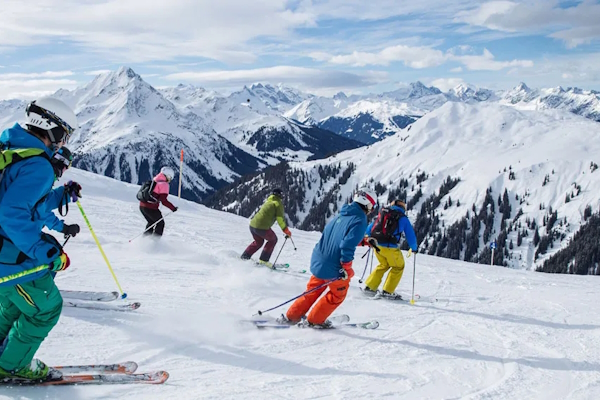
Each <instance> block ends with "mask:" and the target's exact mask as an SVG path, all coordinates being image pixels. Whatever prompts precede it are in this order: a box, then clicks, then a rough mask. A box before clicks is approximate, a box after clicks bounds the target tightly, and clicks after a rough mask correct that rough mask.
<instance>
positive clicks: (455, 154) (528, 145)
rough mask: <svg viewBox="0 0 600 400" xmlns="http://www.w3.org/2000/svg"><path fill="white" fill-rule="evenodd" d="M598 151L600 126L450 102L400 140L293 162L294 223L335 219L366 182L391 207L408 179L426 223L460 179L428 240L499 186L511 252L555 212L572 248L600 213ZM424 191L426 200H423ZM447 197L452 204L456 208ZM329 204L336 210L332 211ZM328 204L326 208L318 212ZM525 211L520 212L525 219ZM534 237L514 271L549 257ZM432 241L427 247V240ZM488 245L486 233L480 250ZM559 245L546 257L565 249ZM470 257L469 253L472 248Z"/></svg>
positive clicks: (563, 116)
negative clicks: (588, 218)
mask: <svg viewBox="0 0 600 400" xmlns="http://www.w3.org/2000/svg"><path fill="white" fill-rule="evenodd" d="M599 154H600V125H599V124H598V123H596V122H594V121H590V120H589V119H585V118H583V117H580V116H577V115H575V114H572V113H568V112H565V111H558V110H548V111H525V110H523V111H521V110H518V109H516V108H513V107H508V106H502V105H498V104H495V103H478V104H474V105H469V104H465V103H456V102H448V103H446V104H445V105H443V106H442V107H440V108H438V109H437V110H435V111H432V112H431V113H429V114H426V115H425V116H424V117H422V118H420V119H419V120H417V121H416V122H415V123H414V124H412V125H411V126H409V127H408V128H406V129H404V130H403V131H401V132H400V133H399V134H396V135H394V136H392V137H389V138H387V139H385V140H382V141H380V142H378V143H375V144H374V145H371V146H368V147H365V148H360V149H357V150H352V151H347V152H344V153H340V154H338V155H336V156H334V157H331V158H329V159H326V160H319V161H315V162H312V163H292V164H291V165H290V171H289V173H288V175H287V177H286V182H289V187H288V191H289V192H290V193H292V192H293V198H294V201H296V202H297V204H298V206H297V208H295V211H294V213H295V214H294V218H293V220H294V221H295V222H296V226H303V227H305V228H306V229H309V228H315V227H317V226H319V225H318V224H316V223H313V222H312V221H313V220H315V218H316V219H319V218H320V219H322V218H323V215H324V214H325V215H327V216H329V215H331V214H332V213H333V212H334V211H335V209H336V208H339V206H341V204H343V202H344V201H346V199H348V198H349V197H351V195H352V193H353V190H355V189H356V187H358V186H363V185H368V186H371V187H374V188H375V189H377V186H376V185H380V187H379V190H380V194H381V196H380V201H381V202H382V203H385V202H387V201H389V200H391V199H388V196H389V193H390V191H391V190H396V188H397V187H399V186H400V185H402V182H403V181H406V183H405V185H404V188H405V189H404V192H405V194H404V196H405V199H406V200H409V201H410V200H411V199H413V198H415V199H416V200H415V201H416V202H415V203H414V204H413V205H412V210H411V211H410V212H411V213H412V214H413V215H414V216H416V214H417V213H421V214H422V215H423V217H426V216H427V215H428V214H429V215H430V217H433V215H431V214H430V213H429V212H425V211H423V209H422V208H421V206H422V205H423V203H424V201H425V200H426V199H427V198H428V197H429V196H431V195H433V194H436V193H439V190H440V188H441V186H442V184H443V183H444V182H445V181H446V179H447V178H448V177H451V178H452V179H460V182H459V183H458V184H457V185H456V186H455V187H453V188H452V189H451V190H450V192H449V193H448V194H447V195H444V194H442V197H441V199H440V201H439V202H438V203H437V204H436V205H435V206H434V209H435V211H436V213H435V217H436V218H439V221H438V222H437V223H435V224H434V225H435V226H434V228H435V230H431V229H430V230H428V231H424V232H421V233H422V234H424V235H430V234H431V235H433V234H434V233H435V235H437V232H438V231H439V233H440V234H444V232H445V229H446V227H449V226H450V225H452V224H454V223H456V222H458V221H460V220H461V219H462V218H464V217H467V218H470V217H473V211H474V210H473V207H475V209H476V210H477V213H479V211H480V209H481V207H482V206H483V204H484V201H486V191H487V189H488V188H491V195H492V197H493V199H492V202H493V203H496V199H497V198H498V197H499V196H503V194H504V192H505V191H506V192H507V194H508V199H507V200H508V201H509V203H510V206H511V208H512V210H511V212H510V213H509V214H510V215H509V218H510V220H511V223H512V224H513V228H514V230H513V231H512V232H508V239H507V243H506V247H508V246H509V244H508V242H509V241H511V240H512V241H513V242H515V243H516V242H517V235H518V233H517V231H518V230H522V229H525V226H526V222H527V221H528V220H529V221H531V220H534V221H535V222H536V223H537V226H538V227H539V229H540V234H543V233H544V230H545V227H544V225H545V224H544V221H545V218H547V217H548V214H549V213H550V210H553V211H555V212H557V216H558V219H559V222H560V223H561V225H563V224H564V225H565V226H561V227H560V228H559V227H558V226H557V227H556V229H558V230H560V232H558V231H556V234H557V235H558V236H561V237H560V239H559V240H558V242H559V243H563V244H564V243H566V241H567V240H568V239H569V237H570V236H571V235H572V234H573V233H574V232H575V231H576V230H577V228H578V227H579V225H580V224H581V223H582V215H583V213H584V209H585V207H586V206H588V205H591V206H592V208H593V209H594V210H597V207H598V205H600V192H598V191H597V190H596V188H597V187H598V185H599V184H600V173H598V172H595V173H594V172H593V171H594V170H593V168H591V164H592V163H593V162H595V163H596V164H598V162H600V160H599V159H598V155H599ZM326 168H328V169H329V172H327V171H326V170H325V169H326ZM336 168H337V169H336ZM331 171H333V172H331ZM344 173H345V174H346V175H344ZM277 183H278V184H279V185H281V182H277ZM272 184H273V183H272V182H269V181H266V182H265V181H264V177H263V175H260V176H259V177H257V178H256V179H255V180H253V181H249V182H247V183H244V185H245V186H246V187H247V188H251V191H252V192H253V193H260V188H261V187H264V186H265V185H266V186H268V185H272ZM578 186H579V187H580V189H579V190H577V187H578ZM240 190H241V189H240V188H237V189H234V191H232V193H238V196H239V192H240ZM419 193H422V195H421V196H420V197H417V196H419ZM290 196H292V195H290ZM567 196H569V201H568V202H567V200H566V197H567ZM221 197H222V198H223V199H224V200H223V201H222V202H221V207H222V208H223V209H225V208H226V207H224V206H225V205H228V204H229V203H230V202H229V201H228V198H227V196H225V195H223V194H221ZM449 199H452V200H453V201H452V204H451V205H450V207H448V206H447V204H448V201H449ZM245 201H252V199H251V198H245V199H244V202H245ZM327 202H331V203H332V204H333V209H332V208H331V207H329V206H328V205H327V204H326V203H327ZM321 203H322V204H321ZM243 205H244V203H243V202H242V203H241V204H238V205H237V206H236V207H233V208H228V209H229V210H232V211H239V210H240V207H241V206H243ZM317 205H318V206H317ZM321 206H322V207H327V210H328V211H327V212H326V211H324V210H323V211H321V213H315V210H317V209H319V207H321ZM496 206H497V204H496ZM519 209H521V210H522V214H521V215H520V216H518V218H517V213H518V210H519ZM468 213H470V215H468ZM565 219H566V220H565ZM493 223H494V225H493V227H490V232H491V233H492V235H491V238H496V237H498V236H499V233H500V231H501V230H502V229H501V220H500V217H499V216H498V215H497V214H496V215H495V217H494V219H493ZM517 228H518V229H517ZM527 234H528V235H529V236H528V237H526V238H525V240H523V242H522V244H521V245H520V246H515V243H513V247H514V248H513V249H511V251H510V253H511V255H510V256H511V259H510V261H509V265H510V266H513V267H519V268H534V267H535V266H536V265H539V263H541V262H542V261H543V260H544V259H545V256H544V255H540V257H539V259H538V260H535V252H536V246H534V245H533V244H532V240H533V236H534V228H533V227H529V230H528V233H527ZM563 234H564V237H562V236H563ZM480 236H481V233H480ZM426 239H427V243H423V242H424V241H425V240H426ZM433 239H434V237H430V236H421V237H419V240H420V241H422V243H421V244H422V246H423V247H422V250H424V249H425V250H431V244H432V241H433ZM436 240H437V239H436ZM488 243H489V240H488V239H486V238H485V237H484V236H481V238H480V244H479V252H480V251H482V250H483V249H484V248H485V247H486V246H487V245H488ZM554 247H555V248H554V249H551V250H550V251H549V252H548V253H547V255H550V254H552V253H553V252H554V251H555V250H557V249H558V248H559V247H560V245H559V246H558V247H557V246H554ZM462 252H463V253H462V256H464V247H463V250H462ZM507 252H508V249H507Z"/></svg>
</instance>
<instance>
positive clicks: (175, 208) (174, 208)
mask: <svg viewBox="0 0 600 400" xmlns="http://www.w3.org/2000/svg"><path fill="white" fill-rule="evenodd" d="M177 210H179V208H177V207H173V209H172V210H171V211H173V212H175V211H177Z"/></svg>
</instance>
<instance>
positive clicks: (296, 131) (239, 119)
mask: <svg viewBox="0 0 600 400" xmlns="http://www.w3.org/2000/svg"><path fill="white" fill-rule="evenodd" d="M55 96H56V97H58V98H60V99H62V100H64V101H65V102H66V103H67V104H69V105H70V106H71V107H73V109H74V110H75V111H76V113H77V115H78V119H79V122H80V127H81V129H79V130H77V131H76V133H75V134H74V137H73V138H72V140H71V142H70V143H69V147H70V148H71V150H74V151H76V152H77V154H78V156H77V157H76V159H75V161H74V165H76V166H78V167H80V168H83V169H87V170H90V171H93V172H97V173H100V174H103V175H106V176H110V177H115V178H117V179H120V180H123V181H126V182H133V183H141V182H143V181H145V180H148V179H149V178H150V177H151V176H152V175H153V174H155V173H156V171H157V170H159V169H160V167H161V166H163V165H170V166H172V167H173V168H174V169H176V170H178V168H179V158H180V152H181V150H183V151H184V164H185V167H184V168H183V177H184V182H185V185H183V189H182V196H185V197H186V198H190V199H195V200H200V199H202V198H204V197H205V196H206V195H207V194H210V193H212V192H214V190H216V189H218V188H220V187H222V186H224V185H226V184H227V183H230V182H232V181H233V180H234V179H235V178H237V177H239V176H242V175H245V174H250V173H254V172H256V171H258V170H259V169H261V168H263V167H265V166H267V165H270V164H276V163H278V162H280V161H285V160H307V159H309V158H313V159H314V158H322V157H325V156H327V155H331V154H334V153H337V152H339V151H342V150H346V149H353V148H357V147H359V146H361V143H359V142H355V141H352V140H350V139H346V138H340V137H339V136H338V135H336V134H334V133H332V132H329V131H324V130H322V129H319V128H316V127H311V126H306V125H303V124H300V123H298V122H296V121H292V120H289V119H287V118H285V117H283V116H282V115H281V112H282V111H285V110H286V109H287V108H289V107H291V105H290V103H292V102H295V101H301V100H302V99H303V98H304V97H302V95H301V94H300V93H299V92H297V91H294V90H293V89H290V88H286V87H284V86H279V87H278V88H274V87H272V86H270V85H266V86H264V85H260V84H258V85H253V86H252V87H250V88H244V90H242V91H241V92H237V93H233V94H232V95H230V96H228V97H224V96H221V95H220V94H218V93H216V92H212V91H207V90H205V89H203V88H198V87H193V86H184V85H179V86H177V87H174V88H168V89H163V90H160V91H159V90H156V89H155V88H154V87H152V86H151V85H149V84H148V83H147V82H145V81H144V80H143V79H142V78H141V77H140V76H139V75H138V74H136V73H135V72H134V71H133V70H132V69H130V68H126V67H122V68H120V69H119V70H117V71H114V72H109V73H105V74H101V75H98V76H97V77H96V78H95V79H94V80H93V81H92V82H90V83H89V84H87V85H85V86H83V87H80V88H78V89H76V90H73V91H68V90H59V91H58V92H56V93H55ZM241 99H244V101H243V102H242V100H241ZM247 99H250V102H247V101H246V100H247ZM24 108H25V103H24V102H22V101H19V100H9V101H2V102H0V122H2V123H3V126H9V125H10V124H12V123H14V122H15V121H23V120H24ZM178 182H179V177H177V178H176V179H175V181H174V185H172V186H173V187H174V188H177V187H178Z"/></svg>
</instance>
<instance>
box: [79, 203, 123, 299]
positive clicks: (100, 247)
mask: <svg viewBox="0 0 600 400" xmlns="http://www.w3.org/2000/svg"><path fill="white" fill-rule="evenodd" d="M77 207H79V211H81V215H83V219H84V220H85V223H86V224H87V226H88V228H90V232H91V234H92V236H93V237H94V240H95V241H96V244H97V245H98V249H100V253H102V257H104V261H106V265H108V269H109V271H110V273H111V274H112V276H113V278H115V282H116V283H117V287H118V288H119V291H120V292H121V298H122V299H124V298H126V297H127V293H124V292H123V289H121V285H120V284H119V280H118V279H117V276H116V275H115V271H113V269H112V267H111V266H110V262H108V257H106V254H105V253H104V250H102V246H100V241H98V238H97V237H96V234H95V233H94V230H93V229H92V225H90V221H89V220H88V218H87V216H86V215H85V212H84V211H83V207H81V203H79V200H77Z"/></svg>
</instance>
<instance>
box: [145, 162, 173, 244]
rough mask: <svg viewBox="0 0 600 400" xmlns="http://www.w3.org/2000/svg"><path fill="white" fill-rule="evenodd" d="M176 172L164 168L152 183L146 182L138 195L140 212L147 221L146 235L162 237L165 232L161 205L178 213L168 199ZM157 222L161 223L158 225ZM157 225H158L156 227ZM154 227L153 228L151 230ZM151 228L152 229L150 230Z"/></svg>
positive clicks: (169, 168)
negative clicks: (170, 185)
mask: <svg viewBox="0 0 600 400" xmlns="http://www.w3.org/2000/svg"><path fill="white" fill-rule="evenodd" d="M174 176H175V172H173V169H172V168H171V167H162V168H161V170H160V172H159V173H158V175H156V176H155V177H154V179H152V181H149V182H146V184H144V185H142V187H141V189H140V192H139V193H138V199H139V200H140V211H141V212H142V215H143V216H144V218H146V221H147V222H148V223H147V224H146V229H147V230H146V231H145V232H144V235H153V236H156V237H161V236H162V234H163V231H164V230H165V220H164V219H162V218H163V216H162V213H161V212H160V210H159V209H158V207H159V203H162V205H163V206H165V207H167V208H169V209H170V210H171V211H173V212H175V211H177V207H175V206H174V205H173V204H171V202H170V201H169V200H167V197H168V196H169V189H170V188H169V183H170V182H171V181H172V180H173V177H174ZM157 221H160V222H158V223H156V222H157ZM154 224H156V225H154ZM152 225H154V227H153V228H150V227H151V226H152ZM148 228H150V229H148Z"/></svg>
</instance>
